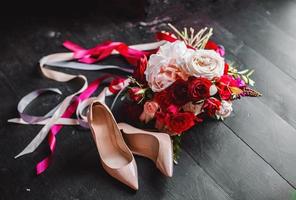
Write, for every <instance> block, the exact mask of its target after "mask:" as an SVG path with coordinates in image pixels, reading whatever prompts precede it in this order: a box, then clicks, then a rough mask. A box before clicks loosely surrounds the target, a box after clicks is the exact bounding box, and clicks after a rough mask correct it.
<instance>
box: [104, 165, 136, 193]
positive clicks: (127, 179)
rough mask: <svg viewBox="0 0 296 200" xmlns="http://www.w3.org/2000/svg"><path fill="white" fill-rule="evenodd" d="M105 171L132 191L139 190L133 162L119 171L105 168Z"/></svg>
mask: <svg viewBox="0 0 296 200" xmlns="http://www.w3.org/2000/svg"><path fill="white" fill-rule="evenodd" d="M105 170H106V171H107V172H108V173H109V174H110V175H111V176H112V177H114V178H116V179H117V180H119V181H120V182H122V183H124V184H125V185H127V186H129V187H130V188H132V189H133V190H138V189H139V184H138V171H137V165H136V163H135V160H133V161H132V162H131V163H129V164H128V165H126V166H124V167H122V168H119V169H110V168H107V169H106V168H105Z"/></svg>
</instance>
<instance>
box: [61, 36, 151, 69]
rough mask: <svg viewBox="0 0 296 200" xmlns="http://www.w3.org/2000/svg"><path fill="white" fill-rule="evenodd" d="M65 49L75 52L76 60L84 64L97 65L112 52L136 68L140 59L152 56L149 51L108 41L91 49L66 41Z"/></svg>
mask: <svg viewBox="0 0 296 200" xmlns="http://www.w3.org/2000/svg"><path fill="white" fill-rule="evenodd" d="M63 45H64V47H66V48H67V49H69V50H71V51H73V52H74V58H75V59H78V61H79V62H83V63H89V64H91V63H95V62H98V61H100V60H103V59H104V58H106V57H108V56H110V55H111V53H112V52H118V53H119V54H120V55H122V56H123V57H124V58H125V59H126V60H127V61H128V62H129V63H130V64H131V65H133V66H136V64H137V62H138V60H139V58H141V57H143V56H145V55H146V56H148V55H150V54H151V52H149V51H139V50H136V49H133V48H130V47H128V46H127V45H126V44H124V43H122V42H111V41H107V42H104V43H102V44H99V45H97V46H95V47H94V48H91V49H84V48H82V47H80V46H79V45H77V44H75V43H73V42H70V41H66V42H64V43H63Z"/></svg>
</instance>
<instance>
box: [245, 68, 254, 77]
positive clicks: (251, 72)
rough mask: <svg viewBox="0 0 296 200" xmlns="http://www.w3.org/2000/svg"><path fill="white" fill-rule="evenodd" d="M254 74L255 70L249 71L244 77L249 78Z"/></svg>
mask: <svg viewBox="0 0 296 200" xmlns="http://www.w3.org/2000/svg"><path fill="white" fill-rule="evenodd" d="M254 72H255V70H254V69H252V70H250V71H249V72H248V74H247V75H246V76H247V77H249V76H251V75H252V74H253V73H254Z"/></svg>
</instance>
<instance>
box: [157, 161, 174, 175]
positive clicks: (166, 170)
mask: <svg viewBox="0 0 296 200" xmlns="http://www.w3.org/2000/svg"><path fill="white" fill-rule="evenodd" d="M156 165H157V168H158V169H159V170H160V171H161V172H162V173H163V174H164V175H165V176H167V177H172V176H173V161H172V160H170V158H168V159H166V160H159V161H158V162H157V164H156Z"/></svg>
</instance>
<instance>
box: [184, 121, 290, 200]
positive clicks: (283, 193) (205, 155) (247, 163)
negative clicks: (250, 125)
mask: <svg viewBox="0 0 296 200" xmlns="http://www.w3.org/2000/svg"><path fill="white" fill-rule="evenodd" d="M239 124H241V122H240V123H239ZM183 148H184V149H185V150H186V151H187V152H188V153H189V154H190V155H191V156H192V157H193V158H194V159H195V160H196V162H197V163H198V164H199V165H200V166H202V167H203V169H204V170H205V171H206V172H207V173H208V174H210V175H211V176H212V177H213V178H214V180H215V181H216V182H217V183H218V184H219V185H220V186H221V187H222V188H223V189H224V190H225V191H227V192H228V194H229V195H230V196H231V197H232V198H233V199H240V200H241V199H258V200H259V199H289V198H290V196H291V195H292V192H293V191H294V190H293V188H292V187H291V186H290V185H289V184H288V183H287V182H286V181H285V180H283V179H282V178H281V177H280V176H279V175H278V174H277V173H276V172H275V171H274V170H273V169H272V168H271V167H270V166H269V165H268V164H266V162H264V161H263V160H262V159H261V158H260V157H259V156H258V155H257V154H256V153H254V152H253V151H252V150H251V149H250V148H249V147H248V146H247V145H245V144H244V143H243V142H242V141H241V140H239V139H238V138H237V136H236V135H235V134H233V132H232V131H231V130H230V129H227V128H226V127H225V125H224V124H223V123H221V122H217V121H207V122H204V123H203V124H201V125H199V126H196V127H194V128H193V129H192V130H191V131H189V132H188V133H186V135H185V136H184V139H183Z"/></svg>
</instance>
